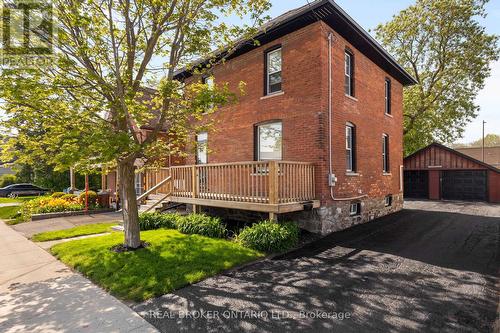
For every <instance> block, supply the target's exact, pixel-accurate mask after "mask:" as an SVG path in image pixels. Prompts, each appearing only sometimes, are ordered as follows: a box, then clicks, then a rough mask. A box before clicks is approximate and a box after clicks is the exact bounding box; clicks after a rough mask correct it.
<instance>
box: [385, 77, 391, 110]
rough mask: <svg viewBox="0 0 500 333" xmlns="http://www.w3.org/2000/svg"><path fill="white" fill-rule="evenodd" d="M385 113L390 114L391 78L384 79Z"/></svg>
mask: <svg viewBox="0 0 500 333" xmlns="http://www.w3.org/2000/svg"><path fill="white" fill-rule="evenodd" d="M385 114H391V80H389V79H385Z"/></svg>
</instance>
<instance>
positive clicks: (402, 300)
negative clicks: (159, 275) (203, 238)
mask: <svg viewBox="0 0 500 333" xmlns="http://www.w3.org/2000/svg"><path fill="white" fill-rule="evenodd" d="M431 205H434V204H432V203H429V207H430V206H431ZM447 205H448V206H447V207H445V208H444V209H446V210H447V211H445V212H439V211H435V209H434V211H432V210H431V207H430V208H429V210H427V209H426V203H425V202H424V203H419V202H416V203H414V204H413V205H412V204H411V203H410V205H409V208H413V209H405V210H404V211H402V212H400V213H397V214H394V215H392V216H388V217H385V218H382V219H379V220H376V221H373V222H370V223H368V224H365V225H362V226H358V227H355V228H352V229H349V230H347V231H343V232H339V233H335V234H332V235H330V236H328V237H326V238H324V239H321V240H320V241H317V242H315V243H313V244H310V245H309V246H307V247H305V248H303V249H301V250H298V251H296V252H294V253H291V254H288V255H286V256H283V257H279V258H275V259H273V260H266V261H263V262H259V263H256V264H254V265H251V266H248V267H246V268H244V269H241V270H238V271H233V272H231V273H228V274H225V275H221V276H217V277H214V278H211V279H208V280H205V281H203V282H201V283H198V284H196V285H193V286H190V287H187V288H184V289H182V290H179V291H177V292H175V293H173V294H168V295H165V296H163V297H160V298H157V299H154V300H150V301H148V302H145V303H142V304H139V305H137V306H135V308H134V309H135V310H136V311H138V312H139V313H140V314H141V315H142V316H143V317H144V318H145V319H146V320H148V321H149V322H150V323H152V324H153V325H154V326H156V327H157V328H158V329H159V330H161V331H163V332H179V331H182V332H194V331H200V332H206V331H212V332H221V331H224V332H236V331H247V332H285V331H304V332H336V331H338V332H387V331H398V332H401V331H435V332H438V331H440V332H441V331H448V332H451V331H468V332H488V331H493V330H494V325H495V320H496V314H497V310H498V295H499V285H500V280H499V277H498V276H499V274H498V273H499V260H500V258H499V247H500V206H498V205H497V206H487V210H488V213H487V214H484V215H487V216H481V209H476V210H475V211H474V215H469V214H468V212H467V210H466V209H464V207H463V205H460V204H453V203H448V204H447ZM434 208H435V207H434ZM497 212H498V214H497ZM497 324H498V323H497ZM497 328H498V327H497Z"/></svg>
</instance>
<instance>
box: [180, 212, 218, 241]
mask: <svg viewBox="0 0 500 333" xmlns="http://www.w3.org/2000/svg"><path fill="white" fill-rule="evenodd" d="M177 229H178V230H179V231H180V232H182V233H183V234H198V235H203V236H207V237H212V238H224V237H225V236H226V234H227V229H226V227H225V226H224V225H223V224H222V223H221V221H220V219H218V218H216V217H210V216H206V215H203V214H190V215H188V216H186V217H184V218H182V219H180V220H179V221H178V222H177Z"/></svg>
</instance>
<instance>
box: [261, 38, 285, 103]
mask: <svg viewBox="0 0 500 333" xmlns="http://www.w3.org/2000/svg"><path fill="white" fill-rule="evenodd" d="M281 65H282V60H281V47H279V48H277V49H273V50H271V51H268V52H266V77H265V81H266V82H265V94H266V95H269V94H274V93H277V92H280V91H281V82H282V77H281Z"/></svg>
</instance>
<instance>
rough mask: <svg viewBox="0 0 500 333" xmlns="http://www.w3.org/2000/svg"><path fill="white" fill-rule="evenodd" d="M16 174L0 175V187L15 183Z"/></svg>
mask: <svg viewBox="0 0 500 333" xmlns="http://www.w3.org/2000/svg"><path fill="white" fill-rule="evenodd" d="M16 181H17V180H16V176H14V175H3V176H0V187H5V186H9V185H12V184H15V183H16Z"/></svg>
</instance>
